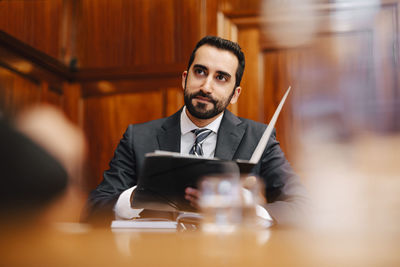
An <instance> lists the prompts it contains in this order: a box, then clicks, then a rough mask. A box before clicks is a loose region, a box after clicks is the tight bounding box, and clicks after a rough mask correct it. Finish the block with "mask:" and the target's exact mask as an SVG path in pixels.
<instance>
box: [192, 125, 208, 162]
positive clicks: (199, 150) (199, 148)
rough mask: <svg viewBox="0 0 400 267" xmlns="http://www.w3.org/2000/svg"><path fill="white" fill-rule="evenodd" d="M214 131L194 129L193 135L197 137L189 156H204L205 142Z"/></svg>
mask: <svg viewBox="0 0 400 267" xmlns="http://www.w3.org/2000/svg"><path fill="white" fill-rule="evenodd" d="M211 132H212V130H210V129H194V130H192V133H194V134H195V135H196V140H195V141H194V144H193V147H192V149H190V152H189V154H191V155H196V156H203V142H204V140H206V138H207V136H209V135H210V133H211Z"/></svg>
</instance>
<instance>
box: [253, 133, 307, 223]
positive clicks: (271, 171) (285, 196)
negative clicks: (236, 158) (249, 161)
mask: <svg viewBox="0 0 400 267" xmlns="http://www.w3.org/2000/svg"><path fill="white" fill-rule="evenodd" d="M275 134H276V133H275V131H274V133H273V134H272V135H271V137H270V140H269V144H268V146H267V148H266V150H265V151H264V154H263V156H262V158H261V162H260V166H259V167H260V176H261V177H262V179H263V180H264V183H265V194H266V198H267V204H266V205H265V208H266V210H267V211H268V212H269V214H270V215H271V216H272V217H273V218H274V220H275V222H276V223H277V224H278V225H298V224H301V223H302V222H303V221H304V219H306V216H308V208H309V199H308V196H307V191H306V189H305V187H304V186H303V185H302V184H301V182H300V179H299V177H298V176H297V175H296V174H295V172H294V171H293V169H292V167H291V166H290V164H289V162H288V161H287V159H286V158H285V155H284V153H283V152H282V150H281V148H280V146H279V142H278V141H277V140H276V137H275Z"/></svg>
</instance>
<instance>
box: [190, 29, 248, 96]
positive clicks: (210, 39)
mask: <svg viewBox="0 0 400 267" xmlns="http://www.w3.org/2000/svg"><path fill="white" fill-rule="evenodd" d="M203 45H210V46H214V47H216V48H219V49H223V50H227V51H230V52H232V53H233V54H235V56H236V57H237V59H238V62H239V64H238V67H237V70H236V75H235V77H236V82H235V88H236V87H238V86H239V85H240V82H241V80H242V76H243V72H244V65H245V60H244V54H243V52H242V49H241V48H240V46H239V44H237V43H235V42H232V41H230V40H226V39H223V38H221V37H217V36H206V37H203V38H202V39H201V40H200V41H199V42H198V43H197V44H196V47H195V48H194V49H193V52H192V54H191V55H190V59H189V64H188V67H187V71H188V72H189V69H190V66H191V65H192V63H193V61H194V58H195V56H196V51H197V49H199V47H200V46H203Z"/></svg>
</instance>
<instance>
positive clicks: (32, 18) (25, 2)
mask: <svg viewBox="0 0 400 267" xmlns="http://www.w3.org/2000/svg"><path fill="white" fill-rule="evenodd" d="M62 3H63V0H39V1H32V0H19V1H0V30H2V31H5V32H7V33H9V34H10V35H12V36H14V37H16V38H17V39H19V40H21V41H23V42H24V43H26V44H29V45H31V46H32V47H34V48H36V49H39V50H41V51H43V52H45V53H46V54H48V55H50V56H52V57H54V58H59V56H60V26H61V23H62V21H61V18H62Z"/></svg>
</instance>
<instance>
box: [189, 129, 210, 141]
mask: <svg viewBox="0 0 400 267" xmlns="http://www.w3.org/2000/svg"><path fill="white" fill-rule="evenodd" d="M192 132H193V133H194V134H195V135H196V143H202V142H203V141H204V139H206V138H207V136H209V135H210V133H211V132H212V131H211V130H210V129H207V128H204V129H199V128H198V129H194V130H192Z"/></svg>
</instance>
